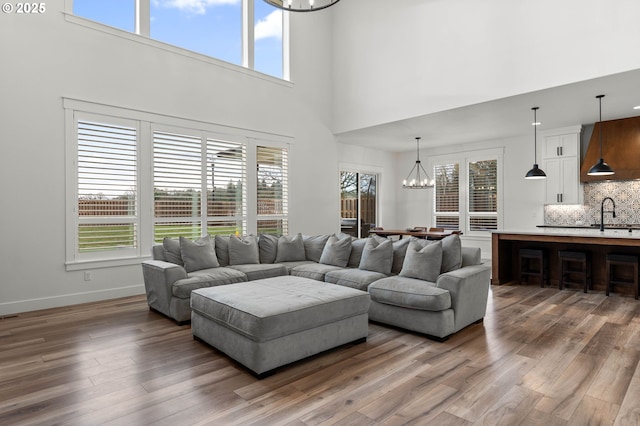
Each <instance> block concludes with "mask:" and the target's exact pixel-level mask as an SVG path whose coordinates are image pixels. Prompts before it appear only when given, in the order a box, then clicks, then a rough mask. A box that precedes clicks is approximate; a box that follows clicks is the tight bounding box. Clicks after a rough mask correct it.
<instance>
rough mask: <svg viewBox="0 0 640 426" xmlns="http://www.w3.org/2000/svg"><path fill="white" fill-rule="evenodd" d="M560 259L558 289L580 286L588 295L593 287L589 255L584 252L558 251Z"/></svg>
mask: <svg viewBox="0 0 640 426" xmlns="http://www.w3.org/2000/svg"><path fill="white" fill-rule="evenodd" d="M558 258H559V260H560V279H559V280H558V288H559V289H560V290H562V289H563V288H564V286H565V285H567V284H580V285H581V286H582V287H583V289H584V292H585V293H586V292H587V290H588V289H589V288H590V287H591V262H590V259H589V254H588V253H586V252H584V251H569V250H560V251H558ZM572 278H574V279H575V281H574V280H573V279H572Z"/></svg>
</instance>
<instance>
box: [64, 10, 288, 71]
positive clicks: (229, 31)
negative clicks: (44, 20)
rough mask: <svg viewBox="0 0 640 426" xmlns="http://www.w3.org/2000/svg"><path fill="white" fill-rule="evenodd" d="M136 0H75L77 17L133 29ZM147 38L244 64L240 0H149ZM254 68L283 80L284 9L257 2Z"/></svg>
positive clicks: (129, 29) (127, 29)
mask: <svg viewBox="0 0 640 426" xmlns="http://www.w3.org/2000/svg"><path fill="white" fill-rule="evenodd" d="M135 1H136V0H109V1H106V0H74V5H73V12H74V14H76V15H78V16H83V17H85V18H89V19H92V20H94V21H98V22H102V23H104V24H107V25H111V26H114V27H116V28H120V29H123V30H126V31H131V32H133V31H134V20H135V16H134V11H135ZM150 3H151V4H150V6H151V23H150V25H151V34H150V36H151V38H153V39H156V40H159V41H162V42H165V43H168V44H171V45H174V46H179V47H182V48H185V49H189V50H192V51H194V52H198V53H202V54H205V55H208V56H212V57H214V58H218V59H222V60H223V61H227V62H230V63H232V64H236V65H241V62H242V1H241V0H150ZM254 15H255V22H254V25H255V45H254V46H255V53H254V68H255V69H256V70H257V71H260V72H263V73H265V74H269V75H273V76H275V77H279V78H282V76H283V69H282V53H283V52H282V11H281V10H279V9H276V8H274V7H273V6H270V5H268V4H266V3H265V2H264V1H262V0H255V11H254Z"/></svg>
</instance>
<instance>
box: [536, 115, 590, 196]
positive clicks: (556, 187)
mask: <svg viewBox="0 0 640 426" xmlns="http://www.w3.org/2000/svg"><path fill="white" fill-rule="evenodd" d="M580 130H581V128H580V127H574V128H569V129H559V130H555V131H553V130H552V131H548V132H544V133H543V134H542V136H543V141H544V142H543V144H542V150H543V152H542V170H544V172H545V173H546V174H547V179H546V191H547V192H546V198H545V203H546V204H582V200H583V195H582V192H583V191H582V185H581V184H580Z"/></svg>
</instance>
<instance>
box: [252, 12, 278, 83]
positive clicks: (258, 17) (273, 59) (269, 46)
mask: <svg viewBox="0 0 640 426" xmlns="http://www.w3.org/2000/svg"><path fill="white" fill-rule="evenodd" d="M283 19H284V13H283V11H282V10H280V9H276V8H274V7H273V6H271V5H269V4H268V3H266V2H264V1H262V0H256V2H255V31H254V39H255V42H254V69H255V70H256V71H260V72H263V73H265V74H269V75H272V76H274V77H279V78H283V62H282V58H283V45H282V40H283V38H282V28H283V25H284V24H283Z"/></svg>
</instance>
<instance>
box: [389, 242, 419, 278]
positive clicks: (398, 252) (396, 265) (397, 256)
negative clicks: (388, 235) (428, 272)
mask: <svg viewBox="0 0 640 426" xmlns="http://www.w3.org/2000/svg"><path fill="white" fill-rule="evenodd" d="M413 238H414V237H411V238H403V239H401V240H398V241H394V242H393V264H392V265H391V273H392V274H399V273H400V271H401V270H402V264H403V263H404V256H405V253H406V252H407V247H409V243H410V242H411V240H412V239H413Z"/></svg>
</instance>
